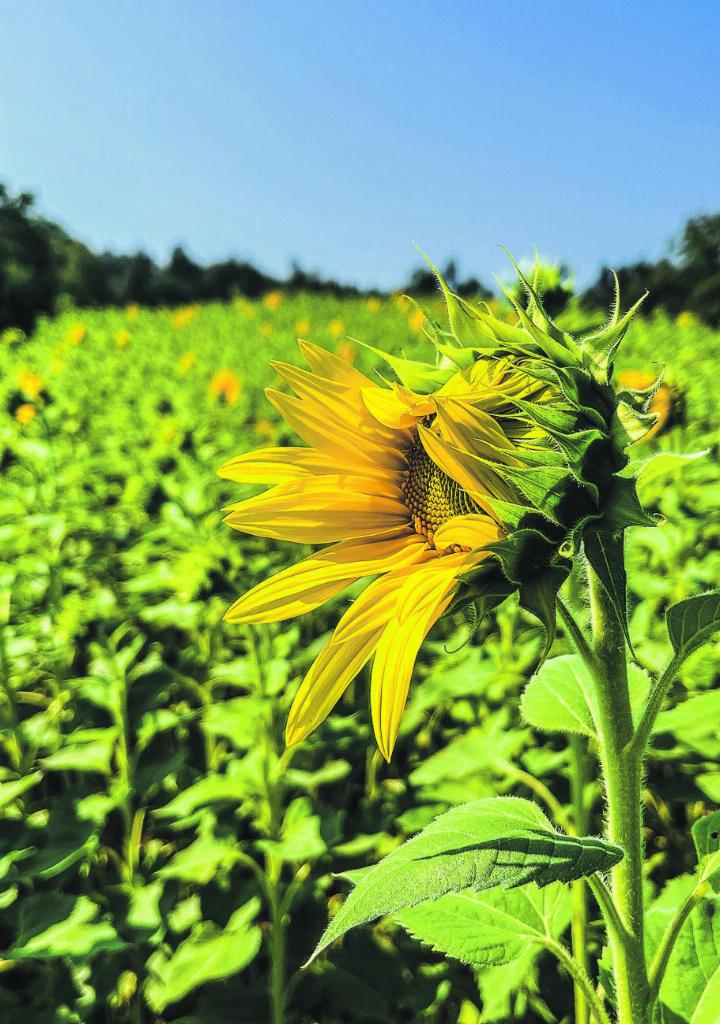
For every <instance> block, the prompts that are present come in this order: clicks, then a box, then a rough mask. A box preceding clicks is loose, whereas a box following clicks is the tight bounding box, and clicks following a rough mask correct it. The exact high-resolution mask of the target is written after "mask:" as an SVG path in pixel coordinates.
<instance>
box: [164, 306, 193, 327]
mask: <svg viewBox="0 0 720 1024" xmlns="http://www.w3.org/2000/svg"><path fill="white" fill-rule="evenodd" d="M197 312H198V307H197V306H181V307H180V309H176V310H175V312H174V313H173V315H172V316H171V317H170V322H171V323H172V325H173V327H186V326H187V325H188V324H189V323H190V321H191V320H194V319H195V317H196V316H197Z"/></svg>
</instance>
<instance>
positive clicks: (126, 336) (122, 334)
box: [115, 327, 132, 348]
mask: <svg viewBox="0 0 720 1024" xmlns="http://www.w3.org/2000/svg"><path fill="white" fill-rule="evenodd" d="M131 338H132V334H131V333H130V331H128V330H127V328H125V327H121V328H120V330H119V331H116V332H115V344H116V345H117V347H118V348H127V347H128V345H129V344H130V339H131Z"/></svg>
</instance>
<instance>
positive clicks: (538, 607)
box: [519, 562, 572, 664]
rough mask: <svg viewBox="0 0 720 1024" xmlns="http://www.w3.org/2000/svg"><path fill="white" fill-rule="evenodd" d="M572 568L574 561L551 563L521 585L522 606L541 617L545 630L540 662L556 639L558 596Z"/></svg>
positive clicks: (520, 598)
mask: <svg viewBox="0 0 720 1024" xmlns="http://www.w3.org/2000/svg"><path fill="white" fill-rule="evenodd" d="M571 569H572V562H567V564H565V565H562V564H555V565H549V566H547V567H546V568H545V569H542V570H541V571H540V572H537V573H535V575H534V576H531V577H530V578H529V579H527V580H525V582H524V583H523V584H522V585H521V587H520V594H519V600H520V607H521V608H524V609H525V611H527V612H530V614H531V615H534V616H535V618H536V619H539V621H540V623H541V625H542V627H543V629H544V631H545V646H544V648H543V651H542V654H541V655H540V664H542V662H543V661H545V659H546V658H547V656H548V654H549V653H550V648H551V647H552V644H553V640H554V639H555V630H556V627H557V611H556V605H557V596H558V592H559V590H560V588H561V587H562V585H563V583H564V582H565V580H566V579H567V578H568V576H569V575H570V571H571Z"/></svg>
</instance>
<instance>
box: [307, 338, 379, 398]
mask: <svg viewBox="0 0 720 1024" xmlns="http://www.w3.org/2000/svg"><path fill="white" fill-rule="evenodd" d="M298 344H299V346H300V351H301V352H302V354H303V356H304V357H305V362H306V363H307V364H308V366H309V367H310V369H311V370H312V371H313V372H314V373H317V374H318V375H319V376H320V377H327V378H328V379H329V380H336V381H338V383H340V384H349V385H350V387H355V388H365V387H369V386H370V385H371V384H372V381H371V380H370V379H369V378H368V377H366V376H365V374H364V373H361V372H360V370H356V369H355V367H354V366H351V365H350V363H348V362H347V361H346V360H345V359H340V357H339V356H336V355H335V354H334V353H332V352H328V351H327V350H326V349H324V348H320V346H319V345H313V344H311V342H309V341H299V342H298Z"/></svg>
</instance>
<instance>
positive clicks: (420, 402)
mask: <svg viewBox="0 0 720 1024" xmlns="http://www.w3.org/2000/svg"><path fill="white" fill-rule="evenodd" d="M300 348H301V351H302V353H303V355H304V357H305V360H306V362H307V364H308V366H309V367H310V369H309V370H305V369H301V368H298V367H295V366H291V365H289V364H287V363H274V364H273V365H274V368H275V370H276V371H277V372H278V374H279V375H280V376H281V378H282V379H283V380H284V381H285V382H286V383H287V384H289V385H290V387H291V388H292V390H293V391H294V392H295V395H294V396H293V395H287V394H283V393H280V392H277V391H273V390H268V392H267V395H268V398H269V399H270V401H271V402H272V404H273V405H274V406H275V407H276V408H277V409H278V411H279V412H280V414H281V415H282V416H283V418H284V419H285V421H286V422H287V423H288V424H289V425H290V426H291V427H292V428H293V429H294V430H295V432H296V433H297V434H298V435H299V436H300V437H301V438H302V439H303V441H305V443H306V444H307V445H309V447H306V448H291V447H288V448H264V449H261V450H259V451H254V452H249V453H247V454H244V455H240V456H238V457H236V458H234V459H231V460H230V461H229V462H227V463H225V465H224V466H223V467H222V468H221V469H220V475H221V476H223V477H224V478H225V479H228V480H232V481H234V482H237V483H248V484H269V485H272V486H271V489H270V490H269V491H267V492H265V493H263V494H260V495H258V496H255V497H252V498H248V499H246V500H244V501H240V502H238V503H236V504H234V505H232V506H230V508H229V510H228V511H229V515H228V516H227V518H226V522H227V523H229V525H230V526H232V527H234V528H235V529H237V530H240V531H243V532H245V533H249V534H252V535H254V536H258V537H272V538H275V539H278V540H284V541H292V542H295V543H299V544H306V543H309V544H326V545H329V546H328V547H325V548H323V549H322V550H320V551H318V552H316V553H314V554H312V555H310V556H309V557H308V558H305V559H303V560H302V561H301V562H299V563H297V564H296V565H294V566H291V567H290V568H288V569H285V570H284V571H282V572H280V573H279V574H277V575H276V576H274V577H272V578H270V579H268V580H265V581H264V582H262V583H260V584H259V585H258V586H256V587H254V588H253V589H252V590H250V591H249V592H248V593H247V594H245V595H244V597H241V598H240V599H239V600H238V601H236V602H235V604H233V605H232V607H231V608H230V609H229V611H228V612H227V615H226V619H227V620H228V621H229V622H233V623H263V622H276V621H279V620H283V619H288V618H291V617H294V616H296V615H299V614H302V613H305V612H309V611H312V610H313V609H314V608H317V607H318V606H319V605H321V604H323V603H324V602H326V601H328V600H330V599H331V598H333V597H335V596H336V595H337V594H339V593H340V592H341V591H342V590H344V589H345V588H346V587H347V586H348V585H350V584H351V583H354V582H355V581H357V580H359V579H363V578H365V577H377V578H376V579H375V580H374V581H373V582H371V583H370V584H369V585H368V586H367V587H366V589H365V590H364V591H363V592H362V593H361V595H360V596H359V597H358V598H357V599H356V600H355V601H354V603H353V604H352V605H351V606H350V607H349V608H348V610H347V611H346V612H345V614H344V615H343V616H342V618H341V619H340V621H339V623H338V625H337V627H336V629H335V631H334V633H333V635H332V637H331V638H330V640H329V641H328V642H327V643H326V645H325V647H324V648H323V650H322V651H321V653H320V654H319V656H318V657H317V659H316V660H315V662H314V664H313V665H312V666H311V668H310V670H309V672H308V673H307V675H306V676H305V679H304V680H303V682H302V684H301V686H300V688H299V690H298V693H297V695H296V697H295V700H294V702H293V704H292V708H291V710H290V715H289V719H288V723H287V728H286V741H287V743H288V744H294V743H297V742H299V741H300V740H302V739H304V738H305V737H306V736H307V735H308V734H309V733H310V732H311V731H312V730H313V729H314V728H315V727H316V726H318V725H319V724H320V723H321V722H322V721H323V720H324V719H325V717H326V716H327V715H328V713H329V712H330V711H331V709H332V708H333V706H334V705H335V703H336V702H337V701H338V699H339V698H340V697H341V695H342V694H343V692H344V691H345V689H346V688H347V686H348V685H349V683H350V682H351V681H352V679H353V678H354V677H355V676H356V675H357V674H358V672H359V671H360V670H361V669H362V668H363V666H364V665H365V664H366V663H367V662H368V661H369V660H370V658H374V661H373V667H372V676H371V689H370V697H371V709H372V720H373V726H374V730H375V736H376V738H377V743H378V746H379V748H380V751H381V752H382V754H383V756H384V757H385V758H386V759H388V760H389V759H390V757H391V754H392V751H393V747H394V745H395V740H396V737H397V733H398V727H399V724H400V718H401V715H402V711H403V708H404V706H405V701H406V698H407V694H408V689H409V685H410V679H411V675H412V671H413V667H414V664H415V659H416V656H417V654H418V651H419V649H420V646H421V644H422V642H423V640H424V639H425V637H426V635H427V633H428V632H429V630H430V629H431V627H432V626H433V624H434V623H435V622H436V621H437V620H438V619H439V618H440V616H441V615H442V614H443V612H445V611H446V609H447V608H448V606H449V605H450V604H451V602H452V601H453V598H454V597H455V595H456V593H457V590H458V586H459V581H460V578H461V577H462V576H463V575H464V574H466V573H467V572H468V571H470V570H472V569H474V568H476V567H477V566H478V565H479V564H480V563H481V562H483V560H485V559H487V558H488V555H489V551H488V549H487V547H486V545H488V544H493V543H495V542H497V541H499V540H501V539H502V537H503V536H504V531H503V528H502V526H501V525H500V521H499V519H498V517H497V516H496V515H495V512H494V504H495V502H496V501H499V502H510V503H511V502H513V501H514V500H515V497H516V496H515V494H514V492H513V490H512V489H511V488H510V487H509V486H508V484H507V483H506V482H505V480H504V479H503V477H502V476H501V475H499V474H498V473H497V472H495V471H494V469H493V466H498V467H502V466H505V467H514V466H519V465H520V462H519V461H518V459H517V458H516V454H517V453H518V451H519V448H520V447H522V446H525V447H526V446H527V445H528V444H532V442H533V440H536V439H538V438H539V436H540V431H539V429H538V427H537V426H535V425H533V424H532V423H531V422H529V421H528V419H527V418H525V417H523V416H522V415H521V413H520V412H519V410H520V408H521V406H522V404H523V402H525V401H529V400H532V401H534V402H536V403H537V402H539V403H542V402H543V401H544V399H545V397H546V396H549V394H550V392H551V390H552V389H551V388H549V387H548V385H547V384H546V383H544V382H542V381H540V380H538V378H537V377H533V376H530V375H529V374H527V373H525V372H524V371H523V369H522V361H516V360H514V359H513V358H491V359H485V358H480V359H478V360H477V361H475V362H473V364H472V365H471V366H470V367H469V368H468V369H466V370H462V371H458V372H455V373H453V374H452V375H451V376H450V377H449V379H448V380H447V381H446V383H444V384H443V385H442V386H441V387H439V388H438V389H437V390H436V391H434V392H433V393H431V394H420V393H417V392H416V391H413V390H411V389H410V388H409V387H406V386H404V385H402V384H392V385H390V386H388V387H385V386H381V385H380V384H377V383H375V382H373V381H371V380H370V379H369V378H368V377H366V376H365V375H364V374H362V373H361V372H360V371H358V370H357V369H355V368H353V367H352V366H351V365H349V364H348V362H346V361H345V360H343V359H342V358H339V357H338V356H337V355H334V354H332V353H330V352H327V351H325V350H323V349H321V348H319V347H317V346H315V345H312V344H309V343H307V342H300Z"/></svg>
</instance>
